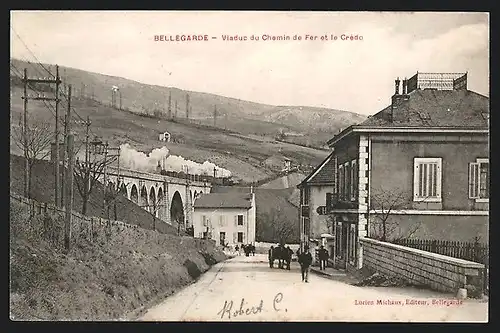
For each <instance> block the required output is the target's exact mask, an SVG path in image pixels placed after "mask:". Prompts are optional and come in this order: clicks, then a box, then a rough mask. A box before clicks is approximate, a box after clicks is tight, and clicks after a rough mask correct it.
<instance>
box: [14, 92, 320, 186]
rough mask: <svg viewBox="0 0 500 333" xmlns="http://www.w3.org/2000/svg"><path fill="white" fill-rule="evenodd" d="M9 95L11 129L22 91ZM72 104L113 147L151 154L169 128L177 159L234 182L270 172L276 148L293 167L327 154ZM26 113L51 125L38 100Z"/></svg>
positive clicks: (81, 130) (88, 103)
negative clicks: (213, 167)
mask: <svg viewBox="0 0 500 333" xmlns="http://www.w3.org/2000/svg"><path fill="white" fill-rule="evenodd" d="M11 94H12V98H11V126H13V125H15V124H17V123H18V121H19V119H20V117H21V114H22V108H23V105H22V99H21V96H22V89H21V88H19V87H17V86H13V87H12V88H11ZM73 106H74V108H75V109H76V110H77V111H78V113H79V114H80V115H81V116H82V117H84V118H86V116H90V119H91V121H92V126H91V128H92V131H93V133H95V134H99V135H100V136H101V137H102V138H103V139H104V140H109V142H110V143H111V144H112V145H115V146H117V145H119V144H122V143H126V142H128V143H130V144H131V145H132V146H133V147H134V148H136V149H137V150H143V151H148V152H149V151H150V150H151V149H153V148H159V147H161V146H163V144H162V143H161V142H159V141H158V139H157V137H158V133H160V131H165V130H168V131H169V132H170V133H171V134H172V135H173V137H174V139H175V140H178V141H181V142H183V143H167V144H165V145H166V146H167V147H168V148H169V150H170V152H171V154H174V155H181V156H183V157H184V158H188V159H191V160H194V161H196V162H200V163H203V162H204V161H206V160H210V161H211V162H213V163H215V164H217V165H219V166H221V167H224V168H226V169H229V170H231V171H232V172H233V174H234V175H235V177H236V179H240V180H243V181H248V182H251V181H256V180H258V179H262V178H265V177H267V176H269V175H271V174H273V171H272V168H268V169H266V168H263V167H262V166H261V164H260V163H261V162H262V161H263V160H265V159H266V158H268V157H269V156H272V155H274V154H276V153H277V152H278V151H280V150H281V154H282V155H283V156H287V157H289V158H291V159H292V161H293V164H295V165H297V164H302V165H317V164H319V163H320V162H321V161H322V160H323V159H324V158H325V157H326V156H327V153H328V152H325V151H321V150H316V149H311V148H305V147H299V146H295V145H291V144H287V143H277V142H275V141H274V140H269V139H266V138H262V137H255V136H252V137H247V136H244V135H239V134H230V133H224V132H222V131H220V130H214V129H210V128H200V127H196V125H193V124H183V123H173V122H169V121H166V120H157V119H152V118H148V117H142V116H140V115H136V114H131V113H127V112H122V111H119V110H116V109H112V108H109V107H106V106H102V105H99V104H96V103H94V102H92V101H89V100H78V99H76V98H75V99H74V100H73ZM63 110H64V109H63ZM29 112H30V115H31V116H32V117H34V119H35V120H37V121H42V120H44V119H46V120H47V121H50V122H54V116H53V114H52V113H51V112H50V111H49V110H48V109H47V108H46V107H45V106H44V105H43V104H42V103H40V102H36V101H31V102H30V104H29ZM73 129H74V130H75V132H76V133H77V135H78V136H77V140H79V141H80V143H81V142H83V140H84V137H85V133H84V131H85V128H84V126H82V125H77V126H73ZM11 141H12V140H11ZM11 151H12V152H16V153H18V154H19V153H20V152H19V151H16V149H15V147H14V145H13V143H12V142H11ZM281 166H282V165H279V167H281ZM275 167H276V166H275Z"/></svg>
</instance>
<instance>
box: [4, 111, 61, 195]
mask: <svg viewBox="0 0 500 333" xmlns="http://www.w3.org/2000/svg"><path fill="white" fill-rule="evenodd" d="M11 136H12V139H13V141H14V143H15V145H16V146H17V147H18V148H19V149H21V150H22V151H23V152H24V158H26V159H27V160H28V170H27V171H28V177H27V181H28V184H27V186H26V188H27V189H28V193H25V194H26V195H27V196H28V197H31V184H32V171H33V166H34V165H35V162H36V160H41V159H44V158H46V157H47V156H49V154H50V143H51V140H52V137H53V132H52V131H51V125H50V124H49V123H47V122H34V121H30V120H28V126H27V128H26V129H25V128H24V126H23V124H22V123H21V119H20V120H19V125H18V126H16V127H14V128H12V132H11Z"/></svg>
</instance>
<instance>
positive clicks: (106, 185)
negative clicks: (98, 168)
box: [103, 141, 108, 212]
mask: <svg viewBox="0 0 500 333" xmlns="http://www.w3.org/2000/svg"><path fill="white" fill-rule="evenodd" d="M107 157H108V142H107V141H106V143H105V144H104V202H103V208H104V212H106V189H107V187H108V183H107V173H108V172H107V171H108V170H107V166H106V163H107Z"/></svg>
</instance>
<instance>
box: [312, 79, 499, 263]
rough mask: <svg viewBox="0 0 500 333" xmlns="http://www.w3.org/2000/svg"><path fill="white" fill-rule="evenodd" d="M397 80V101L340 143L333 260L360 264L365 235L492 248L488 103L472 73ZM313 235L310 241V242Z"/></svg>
mask: <svg viewBox="0 0 500 333" xmlns="http://www.w3.org/2000/svg"><path fill="white" fill-rule="evenodd" d="M400 83H401V81H400V80H399V79H398V80H396V89H395V93H394V95H393V96H392V101H391V104H390V105H389V106H388V107H386V108H384V109H383V110H382V111H380V112H378V113H376V114H375V115H373V116H371V117H369V118H368V119H367V120H366V121H364V122H363V123H361V124H358V125H354V126H350V127H348V128H347V129H345V130H343V131H342V132H340V133H339V134H338V135H336V136H335V137H333V138H332V139H331V140H330V141H329V142H328V144H329V146H330V147H331V148H332V149H333V152H332V156H331V159H332V160H333V161H334V164H335V167H334V169H335V179H337V182H336V184H335V189H334V191H332V192H331V193H329V194H328V195H327V198H326V199H325V200H326V201H327V202H326V205H325V206H326V207H325V210H326V213H327V214H328V215H330V216H331V217H332V218H333V220H334V223H333V234H334V237H335V241H334V244H335V246H334V248H333V252H334V254H333V257H334V259H335V263H336V265H338V266H339V267H342V268H346V269H350V268H360V267H361V266H362V249H361V248H360V246H359V238H360V237H370V238H376V239H380V240H387V241H391V240H395V239H399V238H408V237H415V238H420V239H441V240H443V239H444V240H457V241H473V240H474V239H475V238H476V237H477V238H479V239H480V241H482V242H485V243H486V242H488V222H489V217H488V216H489V99H488V98H487V97H485V96H482V95H480V94H477V93H475V92H472V91H469V90H467V74H463V75H453V74H427V73H417V74H415V76H413V77H412V78H411V79H409V80H403V82H402V83H403V87H402V88H403V89H402V91H401V92H400V89H399V85H400ZM304 237H307V236H304Z"/></svg>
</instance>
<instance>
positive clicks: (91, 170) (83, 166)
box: [74, 154, 117, 215]
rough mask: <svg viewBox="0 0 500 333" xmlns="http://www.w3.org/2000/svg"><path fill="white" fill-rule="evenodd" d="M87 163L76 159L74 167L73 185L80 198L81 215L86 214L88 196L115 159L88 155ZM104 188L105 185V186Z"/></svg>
mask: <svg viewBox="0 0 500 333" xmlns="http://www.w3.org/2000/svg"><path fill="white" fill-rule="evenodd" d="M90 156H92V157H90ZM89 157H90V158H89V161H88V162H87V161H81V160H80V159H78V158H77V160H76V162H75V167H74V175H75V184H76V188H77V189H78V192H79V193H80V196H81V197H82V210H81V213H82V214H84V215H85V214H86V213H87V205H88V201H89V198H90V194H91V193H92V191H93V190H94V188H95V185H96V183H98V180H99V178H100V177H101V176H102V174H103V172H104V169H105V167H106V166H108V165H110V164H112V163H113V162H115V161H116V159H117V157H110V158H102V156H99V155H98V154H89ZM105 186H106V185H105Z"/></svg>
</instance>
